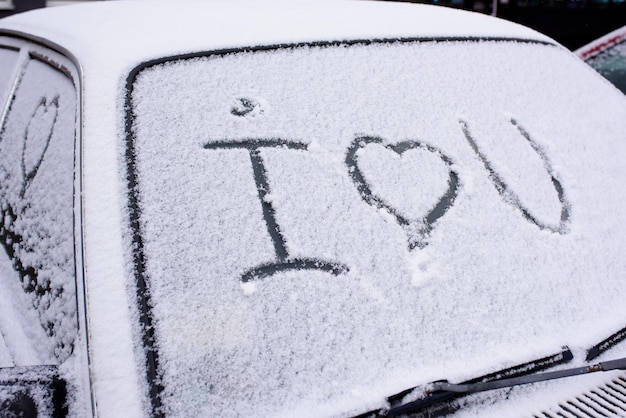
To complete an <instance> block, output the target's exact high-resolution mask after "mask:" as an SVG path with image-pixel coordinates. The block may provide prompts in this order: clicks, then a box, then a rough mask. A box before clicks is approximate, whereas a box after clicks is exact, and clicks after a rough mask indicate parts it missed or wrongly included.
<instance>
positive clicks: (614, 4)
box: [0, 0, 626, 49]
mask: <svg viewBox="0 0 626 418" xmlns="http://www.w3.org/2000/svg"><path fill="white" fill-rule="evenodd" d="M172 1H175V0H172ZM381 1H389V0H381ZM400 1H409V2H413V3H426V4H438V5H442V6H448V7H455V8H460V9H465V10H474V11H477V12H481V13H486V14H492V2H491V0H400ZM503 2H504V3H503ZM76 3H79V1H77V2H76ZM45 4H46V1H45V0H13V5H14V9H13V10H0V17H4V16H8V15H10V14H12V13H19V12H23V11H26V10H30V9H34V8H39V7H45ZM497 16H498V17H501V18H504V19H507V20H511V21H513V22H517V23H521V24H523V25H525V26H529V27H531V28H533V29H536V30H538V31H539V32H542V33H545V34H546V35H548V36H550V37H552V38H554V39H556V40H557V41H559V42H560V43H561V44H563V45H565V46H566V47H568V48H570V49H576V48H579V47H581V46H583V45H585V44H587V43H588V42H590V41H592V40H594V39H596V38H598V37H600V36H602V35H604V34H606V33H608V32H610V31H612V30H614V29H617V28H619V27H621V26H624V25H626V0H619V1H617V0H500V3H499V4H498V5H497Z"/></svg>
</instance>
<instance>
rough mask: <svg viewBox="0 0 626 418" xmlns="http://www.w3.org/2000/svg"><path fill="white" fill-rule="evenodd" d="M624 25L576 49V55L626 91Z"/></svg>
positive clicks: (625, 33)
mask: <svg viewBox="0 0 626 418" xmlns="http://www.w3.org/2000/svg"><path fill="white" fill-rule="evenodd" d="M625 39H626V27H621V28H619V29H616V30H614V31H612V32H610V33H607V34H606V35H604V36H602V37H601V38H598V39H596V40H595V41H593V42H590V43H589V44H587V45H585V46H583V47H581V48H579V49H577V50H576V51H575V53H576V55H578V56H579V57H580V58H582V59H583V60H584V61H585V62H586V63H587V64H589V65H591V66H592V67H593V68H594V69H595V70H596V71H598V72H599V73H600V74H602V75H603V76H604V77H606V78H607V79H608V80H609V81H610V82H611V83H613V84H614V85H615V87H617V88H618V89H620V90H621V91H622V92H623V93H626V45H625V43H624V40H625Z"/></svg>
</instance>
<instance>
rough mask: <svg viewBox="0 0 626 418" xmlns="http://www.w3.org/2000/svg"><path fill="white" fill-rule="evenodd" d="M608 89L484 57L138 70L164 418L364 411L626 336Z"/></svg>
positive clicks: (391, 55)
mask: <svg viewBox="0 0 626 418" xmlns="http://www.w3.org/2000/svg"><path fill="white" fill-rule="evenodd" d="M594 77H597V76H596V75H594V74H593V73H592V72H591V70H589V69H587V68H585V67H584V66H582V65H580V64H579V63H577V62H575V59H574V58H573V57H572V56H570V55H568V54H567V53H565V52H564V51H563V50H562V49H560V48H558V47H554V46H547V45H541V44H532V43H517V42H470V41H460V42H423V43H419V42H409V43H392V44H373V45H368V46H363V45H352V46H346V45H341V46H332V47H306V46H305V47H298V48H286V49H278V50H275V51H261V52H246V53H231V54H225V55H213V56H209V57H206V58H197V59H192V60H181V61H177V62H173V63H168V64H165V65H160V66H156V67H153V68H150V69H147V70H145V71H143V72H141V73H140V74H139V77H138V79H137V81H136V84H135V86H134V93H133V101H132V106H133V112H134V114H135V120H134V127H133V129H134V132H135V133H136V142H135V146H136V153H137V167H138V181H139V191H140V208H141V221H142V224H141V225H142V234H143V239H144V244H145V254H146V275H147V280H148V284H149V287H150V289H151V297H152V301H153V303H154V309H153V311H152V314H153V316H154V319H155V321H156V335H157V347H158V350H159V355H160V361H161V366H162V373H163V384H164V387H165V396H164V401H165V410H166V412H167V413H168V414H171V415H173V416H211V415H213V416H215V415H220V416H228V415H233V416H235V415H240V416H251V415H255V416H280V415H281V414H282V415H285V414H287V415H289V416H304V415H308V416H311V415H320V416H323V415H328V414H330V413H336V412H337V410H339V411H344V412H348V411H352V412H355V411H356V412H359V411H360V412H363V409H362V408H363V405H370V406H371V405H372V400H375V402H378V403H379V405H382V403H383V400H384V397H385V396H387V395H391V394H393V393H395V392H398V391H400V390H402V389H405V388H407V387H412V386H415V385H417V384H421V383H425V382H428V381H432V380H437V379H444V378H447V379H450V380H451V381H455V380H456V381H458V380H460V379H461V378H463V377H465V378H467V377H472V376H477V375H481V374H484V373H486V372H490V371H494V370H498V369H501V368H504V367H508V366H511V365H513V364H517V363H521V362H524V361H528V360H532V359H534V358H538V357H543V356H545V355H549V354H553V353H555V352H558V351H559V350H560V347H561V346H562V345H563V344H569V345H570V346H574V347H576V346H582V347H585V346H587V345H589V344H593V343H595V342H597V341H598V338H600V339H601V338H602V337H599V336H598V335H596V333H594V332H593V331H592V330H594V329H595V327H596V323H597V322H598V321H602V320H603V319H604V318H607V317H608V316H609V315H610V316H611V317H612V318H615V317H620V318H621V321H622V322H623V319H624V318H625V317H626V312H625V309H624V303H623V296H624V285H623V283H624V282H623V274H624V271H626V258H624V257H623V252H624V239H623V237H624V236H626V235H625V234H626V226H625V225H624V222H623V215H624V213H625V205H624V203H625V202H626V189H625V188H624V187H623V181H622V176H620V175H618V174H619V173H622V172H623V161H624V157H623V156H624V152H625V151H626V149H625V147H626V141H624V132H626V117H625V116H626V103H625V102H624V99H623V97H621V96H620V95H618V94H617V92H615V91H611V90H610V89H609V88H608V85H607V84H603V83H601V82H599V81H598V79H597V78H594ZM373 138H375V139H376V140H373ZM402 143H404V144H405V145H407V144H408V145H407V146H408V148H406V149H404V150H400V148H398V147H397V146H398V145H399V144H402ZM418 144H419V145H423V146H418ZM426 146H428V147H430V148H427V147H426ZM394 147H395V148H394ZM350 150H353V151H354V152H352V153H351V151H350ZM446 161H447V162H446ZM355 172H357V174H358V173H360V177H359V176H358V175H357V174H355ZM452 173H453V174H452ZM454 176H456V177H457V179H458V181H457V182H456V185H452V180H451V179H452V178H453V177H454ZM259 178H261V180H259ZM263 178H264V179H265V182H266V183H267V184H262V180H263ZM446 196H447V197H448V200H447V206H446V208H445V210H443V211H439V212H437V211H436V210H434V209H435V207H436V206H437V205H438V204H439V203H440V202H443V203H444V204H445V203H446ZM262 200H263V203H264V204H266V205H267V204H269V205H270V206H271V210H270V209H268V207H269V206H265V209H264V207H263V206H262ZM444 206H445V205H444ZM431 213H432V219H430V220H428V219H426V218H427V217H428V216H429V214H431ZM268 216H269V218H273V221H275V223H276V224H277V225H278V228H279V233H278V234H277V233H274V232H272V233H270V232H268V231H269V228H268ZM401 219H405V220H406V221H407V222H408V226H407V225H402V223H401ZM303 260H305V261H306V260H308V261H311V262H312V263H313V264H312V265H308V266H309V268H308V269H302V268H296V267H294V266H298V265H300V266H302V264H298V263H299V262H302V261H303ZM268 265H270V267H268ZM329 265H331V266H335V268H336V270H335V271H328V270H323V269H322V268H321V267H322V266H329ZM272 266H273V267H272ZM289 267H292V268H291V269H290V268H289ZM263 268H266V269H269V270H268V271H269V272H270V274H268V275H263V274H257V275H255V274H254V272H255V271H256V272H257V273H258V271H259V270H258V269H263ZM272 268H273V269H272ZM254 269H257V270H254ZM251 272H252V273H251ZM285 411H287V412H285Z"/></svg>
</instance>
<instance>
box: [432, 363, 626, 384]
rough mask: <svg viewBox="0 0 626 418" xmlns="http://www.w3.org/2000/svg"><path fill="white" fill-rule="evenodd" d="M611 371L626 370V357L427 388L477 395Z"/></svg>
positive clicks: (443, 382) (444, 382)
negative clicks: (553, 370) (541, 371)
mask: <svg viewBox="0 0 626 418" xmlns="http://www.w3.org/2000/svg"><path fill="white" fill-rule="evenodd" d="M610 370H626V357H624V358H620V359H617V360H609V361H603V362H601V363H598V364H594V365H591V366H582V367H574V368H571V369H565V370H558V371H555V372H545V373H535V374H531V375H526V376H519V377H514V378H511V379H502V380H492V381H491V382H483V383H470V384H454V383H448V382H446V381H441V382H434V383H431V384H429V385H428V387H427V388H426V392H427V393H434V392H439V391H444V392H454V393H475V392H485V391H487V390H494V389H501V388H506V387H511V386H518V385H526V384H528V383H537V382H543V381H545V380H554V379H561V378H564V377H572V376H578V375H581V374H589V373H595V372H608V371H610Z"/></svg>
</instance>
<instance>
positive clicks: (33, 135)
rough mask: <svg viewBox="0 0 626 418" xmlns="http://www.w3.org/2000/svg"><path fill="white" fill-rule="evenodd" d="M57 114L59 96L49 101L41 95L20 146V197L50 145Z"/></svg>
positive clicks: (33, 176) (35, 173)
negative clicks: (22, 143)
mask: <svg viewBox="0 0 626 418" xmlns="http://www.w3.org/2000/svg"><path fill="white" fill-rule="evenodd" d="M58 115H59V97H58V96H56V97H55V98H54V99H52V101H50V103H48V102H47V99H46V98H45V97H42V98H41V100H40V101H39V104H38V105H37V107H36V108H35V111H34V112H33V113H32V115H31V117H30V121H29V122H28V125H27V126H26V131H25V132H24V145H23V147H22V190H21V195H22V197H23V196H24V193H25V192H26V189H27V188H28V186H29V184H30V182H31V181H32V180H33V179H34V178H35V176H36V175H37V171H38V170H39V167H40V166H41V163H42V161H43V157H44V155H45V154H46V151H47V150H48V146H49V145H50V140H51V139H52V134H53V133H54V126H55V124H56V122H57V117H58Z"/></svg>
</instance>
